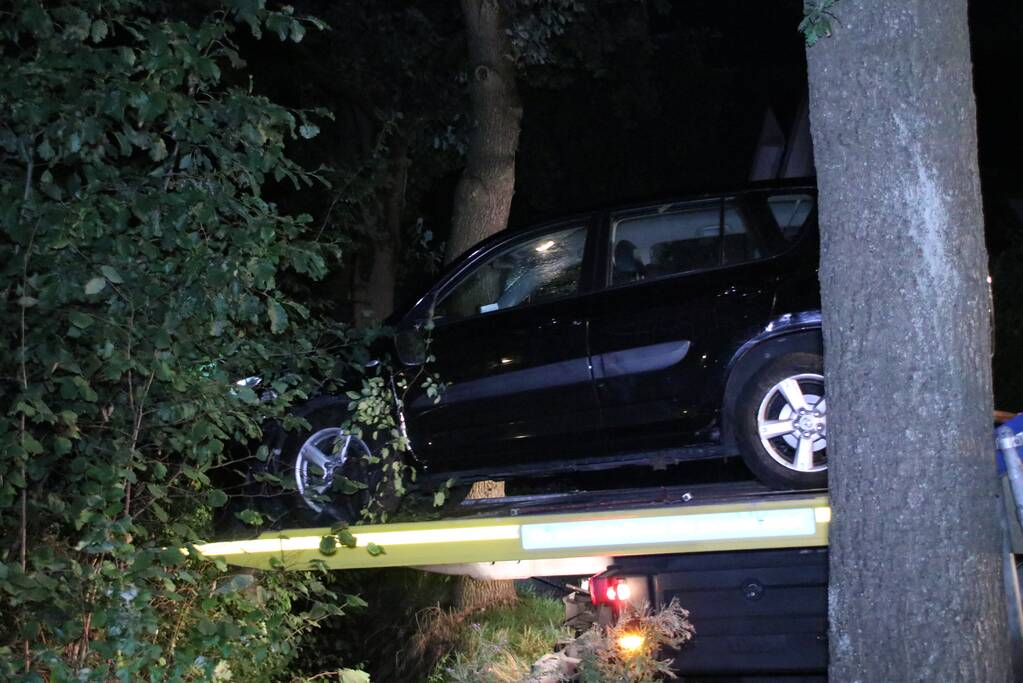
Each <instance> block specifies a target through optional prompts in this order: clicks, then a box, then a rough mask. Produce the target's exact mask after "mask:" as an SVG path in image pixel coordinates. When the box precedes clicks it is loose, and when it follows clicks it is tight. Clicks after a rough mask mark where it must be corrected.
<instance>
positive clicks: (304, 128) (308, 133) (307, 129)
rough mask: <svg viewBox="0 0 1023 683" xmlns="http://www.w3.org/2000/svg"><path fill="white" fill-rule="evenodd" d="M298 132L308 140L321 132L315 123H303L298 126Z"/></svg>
mask: <svg viewBox="0 0 1023 683" xmlns="http://www.w3.org/2000/svg"><path fill="white" fill-rule="evenodd" d="M298 134H299V135H301V136H302V137H304V138H305V139H306V140H308V139H310V138H314V137H316V136H317V135H319V134H320V127H319V126H317V125H316V124H314V123H303V124H302V125H301V126H299V127H298Z"/></svg>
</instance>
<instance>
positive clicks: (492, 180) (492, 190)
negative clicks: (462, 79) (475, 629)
mask: <svg viewBox="0 0 1023 683" xmlns="http://www.w3.org/2000/svg"><path fill="white" fill-rule="evenodd" d="M462 15H463V17H464V19H465V30H466V40H467V42H468V48H469V95H470V99H471V101H472V117H473V125H472V131H471V133H470V137H469V151H468V154H467V158H466V163H465V170H464V171H462V177H461V178H460V179H459V180H458V187H456V188H455V204H454V210H453V215H452V218H451V236H450V237H449V238H448V243H447V248H446V250H445V252H446V253H445V256H444V260H445V262H448V263H450V262H451V261H453V260H454V259H455V258H457V257H458V256H460V255H461V254H462V253H463V252H465V251H466V250H468V249H469V248H470V247H472V246H473V245H474V244H476V243H477V242H479V241H480V240H482V239H484V238H485V237H489V236H490V235H493V234H494V233H495V232H498V231H500V230H503V229H504V228H505V226H507V224H508V212H509V211H510V209H511V200H512V195H513V194H514V193H515V152H516V150H517V149H518V146H519V122H520V121H521V120H522V105H521V104H520V102H519V95H518V91H517V90H516V88H515V65H514V64H513V63H512V61H511V43H510V41H509V40H508V34H507V33H506V29H507V22H506V16H505V14H504V12H503V10H502V9H501V3H500V2H499V0H462ZM501 496H504V482H495V481H486V482H477V483H476V484H474V485H473V487H472V490H471V491H470V492H469V496H468V497H469V498H496V497H501ZM515 600H517V596H516V593H515V584H514V583H513V582H511V581H480V580H477V579H473V578H470V577H468V576H462V577H459V580H458V583H457V584H456V585H455V607H456V608H457V609H459V610H463V611H471V610H476V609H482V608H485V607H490V606H493V605H497V604H502V603H508V602H514V601H515Z"/></svg>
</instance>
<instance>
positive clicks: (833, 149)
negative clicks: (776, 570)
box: [807, 0, 1009, 681]
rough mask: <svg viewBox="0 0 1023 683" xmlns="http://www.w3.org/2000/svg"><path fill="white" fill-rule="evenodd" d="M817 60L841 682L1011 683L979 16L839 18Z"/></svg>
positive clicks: (941, 7)
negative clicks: (978, 73) (973, 37)
mask: <svg viewBox="0 0 1023 683" xmlns="http://www.w3.org/2000/svg"><path fill="white" fill-rule="evenodd" d="M835 9H836V12H837V13H838V16H837V21H834V22H832V25H833V28H834V36H833V37H832V38H830V39H826V40H823V41H821V43H819V44H818V45H817V46H816V47H813V48H811V49H809V50H808V51H807V54H808V65H809V77H810V98H811V99H810V103H811V107H810V111H811V120H812V132H813V142H814V148H815V157H816V164H817V171H818V179H819V185H820V193H821V201H820V204H821V205H820V217H821V250H822V251H821V270H820V275H821V296H822V300H823V310H824V348H825V367H826V375H827V383H828V459H829V463H830V472H831V474H830V478H831V500H832V507H833V510H834V512H833V518H832V523H831V541H830V546H831V589H830V598H829V604H830V623H831V635H830V642H831V663H830V666H831V670H830V676H831V679H832V680H835V681H919V680H934V681H939V680H946V681H953V680H954V681H1005V680H1008V679H1009V662H1008V654H1007V652H1008V650H1007V638H1006V615H1005V603H1004V597H1003V593H1002V588H1001V583H1000V582H1001V579H1000V575H999V572H1000V568H1001V562H1000V556H999V555H1000V551H1001V537H1000V530H999V522H998V515H999V514H1000V512H999V509H998V507H997V505H996V495H997V482H996V477H995V470H994V463H993V460H992V436H991V434H992V432H991V411H992V405H991V362H990V361H991V359H990V329H989V324H990V319H989V312H988V311H989V301H988V286H987V282H986V279H985V278H986V275H987V255H986V251H985V246H984V232H983V217H982V214H981V203H980V187H979V180H978V172H977V140H976V124H975V106H974V100H973V87H972V76H971V65H970V50H969V36H968V33H967V23H966V0H944V1H942V2H934V1H933V0H844V1H843V2H842V3H839V4H837V5H836V6H835Z"/></svg>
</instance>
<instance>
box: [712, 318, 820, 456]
mask: <svg viewBox="0 0 1023 683" xmlns="http://www.w3.org/2000/svg"><path fill="white" fill-rule="evenodd" d="M790 353H816V354H821V355H823V353H824V342H823V338H822V336H821V329H820V326H819V324H817V325H812V326H802V327H799V328H796V329H782V330H775V331H774V333H772V334H770V335H769V336H764V337H759V338H755V339H753V340H751V341H750V342H748V343H747V344H744V345H743V347H742V348H740V349H739V350H738V351H736V353H735V355H734V356H733V357H732V360H731V361H730V362H729V364H728V379H727V380H726V382H725V391H724V395H723V399H722V404H721V442H722V444H723V445H725V446H735V445H736V441H735V425H734V424H733V418H732V416H733V414H734V413H735V406H736V403H737V402H738V400H739V392H740V391H741V390H742V387H743V386H745V385H746V383H747V382H748V381H749V380H750V378H751V377H753V375H754V374H756V372H757V371H758V370H759V369H760V368H762V367H764V365H765V364H767V363H769V362H770V361H772V360H774V359H775V358H780V357H781V356H785V355H788V354H790Z"/></svg>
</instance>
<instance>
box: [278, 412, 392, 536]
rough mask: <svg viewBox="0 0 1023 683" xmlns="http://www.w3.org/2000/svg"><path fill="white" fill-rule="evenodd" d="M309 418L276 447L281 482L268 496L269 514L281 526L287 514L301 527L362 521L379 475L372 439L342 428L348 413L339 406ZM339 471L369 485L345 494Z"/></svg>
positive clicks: (311, 415)
mask: <svg viewBox="0 0 1023 683" xmlns="http://www.w3.org/2000/svg"><path fill="white" fill-rule="evenodd" d="M304 417H305V419H306V420H308V422H309V429H302V430H296V431H292V432H286V433H284V434H283V436H281V437H279V439H278V444H279V445H278V446H277V447H276V448H271V460H270V462H269V463H268V470H270V471H271V473H273V474H275V475H276V476H277V477H279V478H280V480H281V484H282V487H274V488H275V489H276V491H275V493H276V494H277V495H268V496H265V498H264V505H263V512H264V514H265V515H267V516H269V517H270V518H271V520H272V523H273V525H274V526H278V527H279V526H282V520H284V519H286V520H287V524H288V525H299V526H304V525H320V524H329V523H332V522H354V521H357V520H358V519H359V517H360V515H361V512H362V510H363V508H365V507H366V506H367V505H368V504H369V501H370V493H369V492H370V491H372V490H373V489H374V488H375V485H376V482H377V480H378V479H379V477H378V476H377V475H378V474H379V473H378V472H377V468H376V467H374V466H373V465H370V464H369V462H368V458H369V456H371V455H372V451H371V448H372V446H371V444H368V443H367V442H366V441H364V440H363V439H362V438H360V437H359V436H357V435H355V434H352V433H350V432H349V431H348V430H346V429H344V428H343V427H342V425H343V424H344V423H345V422H346V421H347V419H348V417H349V414H348V411H347V410H345V409H344V408H343V407H342V406H340V405H329V406H324V407H322V408H318V409H316V410H314V411H312V412H311V413H309V414H308V415H305V416H304ZM338 475H340V476H342V477H345V478H347V479H350V480H353V481H357V482H362V483H364V484H366V488H363V489H360V490H358V491H356V492H354V493H350V494H345V493H343V492H342V491H340V490H339V489H338V486H337V484H338V483H340V481H341V480H340V479H339V478H338ZM282 489H283V491H282Z"/></svg>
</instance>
